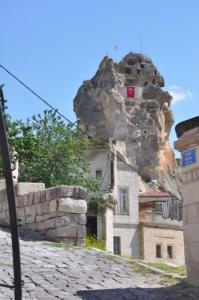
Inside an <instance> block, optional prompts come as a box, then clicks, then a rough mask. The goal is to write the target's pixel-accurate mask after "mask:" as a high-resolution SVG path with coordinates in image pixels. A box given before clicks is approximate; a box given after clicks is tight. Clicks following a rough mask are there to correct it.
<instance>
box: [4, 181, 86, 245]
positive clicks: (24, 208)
mask: <svg viewBox="0 0 199 300" xmlns="http://www.w3.org/2000/svg"><path fill="white" fill-rule="evenodd" d="M31 187H32V190H34V191H33V192H30V190H31ZM41 188H42V185H40V186H38V189H41ZM15 189H16V207H17V216H18V219H20V222H21V223H22V225H24V227H25V228H27V229H29V230H33V231H38V232H39V233H41V234H43V235H45V236H46V237H48V238H50V239H52V240H55V241H60V240H61V241H65V242H66V243H68V244H75V245H77V244H78V245H80V244H83V238H84V237H85V235H86V228H85V224H86V211H87V204H86V201H85V199H86V190H85V189H83V188H81V187H73V186H59V187H55V188H49V189H42V190H39V191H37V192H36V191H35V189H36V186H35V185H34V184H33V185H31V184H26V183H23V184H19V185H17V186H16V188H15ZM25 191H29V193H27V194H24V192H25ZM0 223H1V224H5V225H9V214H8V202H7V195H6V190H5V189H4V190H1V191H0Z"/></svg>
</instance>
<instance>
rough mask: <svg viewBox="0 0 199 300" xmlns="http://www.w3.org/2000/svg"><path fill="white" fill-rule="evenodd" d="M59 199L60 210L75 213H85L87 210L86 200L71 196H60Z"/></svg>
mask: <svg viewBox="0 0 199 300" xmlns="http://www.w3.org/2000/svg"><path fill="white" fill-rule="evenodd" d="M57 201H58V211H61V212H68V213H74V214H83V213H86V211H87V204H86V201H85V200H74V199H71V198H60V199H58V200H57Z"/></svg>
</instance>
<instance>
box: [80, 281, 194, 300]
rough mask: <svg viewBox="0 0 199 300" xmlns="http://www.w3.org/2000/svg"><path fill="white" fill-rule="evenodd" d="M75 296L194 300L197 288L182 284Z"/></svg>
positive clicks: (98, 299) (101, 299) (85, 292)
mask: <svg viewBox="0 0 199 300" xmlns="http://www.w3.org/2000/svg"><path fill="white" fill-rule="evenodd" d="M77 295H78V296H79V297H81V299H84V300H195V299H199V288H197V287H193V286H190V285H188V284H187V283H184V282H183V283H178V284H175V285H172V286H170V287H161V288H139V287H135V288H126V289H119V288H118V289H102V290H83V291H78V292H77Z"/></svg>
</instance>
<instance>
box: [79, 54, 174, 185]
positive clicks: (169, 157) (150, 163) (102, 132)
mask: <svg viewBox="0 0 199 300" xmlns="http://www.w3.org/2000/svg"><path fill="white" fill-rule="evenodd" d="M132 86H133V87H134V96H133V97H128V92H127V89H128V88H129V87H132ZM163 86H164V79H163V77H162V76H161V75H160V73H159V72H158V70H157V68H156V67H155V65H154V64H153V62H152V60H151V59H150V58H148V57H146V56H144V55H142V54H135V53H129V54H128V55H126V56H125V57H124V58H123V59H122V60H121V62H119V63H118V64H117V63H115V62H114V61H113V60H112V59H111V58H109V57H107V56H106V57H104V59H103V60H102V62H101V64H100V66H99V69H98V71H97V73H96V74H95V76H94V77H93V78H92V79H91V80H87V81H84V82H83V84H82V86H81V87H80V88H79V90H78V92H77V95H76V97H75V99H74V110H75V112H76V115H77V117H78V118H79V119H80V124H81V126H82V127H83V129H84V130H85V131H86V132H87V133H88V134H90V135H95V136H98V137H101V138H104V139H111V140H116V141H120V142H123V144H124V145H125V147H124V148H125V155H126V157H127V159H128V161H130V162H135V163H136V166H137V168H138V169H139V171H140V173H142V174H143V175H145V176H147V177H149V178H151V179H152V180H160V181H162V182H164V181H165V180H166V181H168V180H167V179H165V178H167V177H168V176H169V177H170V178H171V177H172V178H174V177H175V176H174V173H175V159H174V154H173V151H172V149H171V147H170V145H169V134H170V130H171V127H172V124H173V122H174V120H173V115H172V111H171V109H170V102H171V100H172V97H171V95H170V94H169V93H168V92H166V91H164V90H163V89H162V87H163ZM173 176H174V177H173Z"/></svg>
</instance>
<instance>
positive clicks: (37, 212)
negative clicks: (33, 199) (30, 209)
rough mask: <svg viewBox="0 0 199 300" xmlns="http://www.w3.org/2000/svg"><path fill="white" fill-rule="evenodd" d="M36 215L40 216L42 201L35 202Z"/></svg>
mask: <svg viewBox="0 0 199 300" xmlns="http://www.w3.org/2000/svg"><path fill="white" fill-rule="evenodd" d="M36 215H37V216H41V215H42V203H38V204H36Z"/></svg>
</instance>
